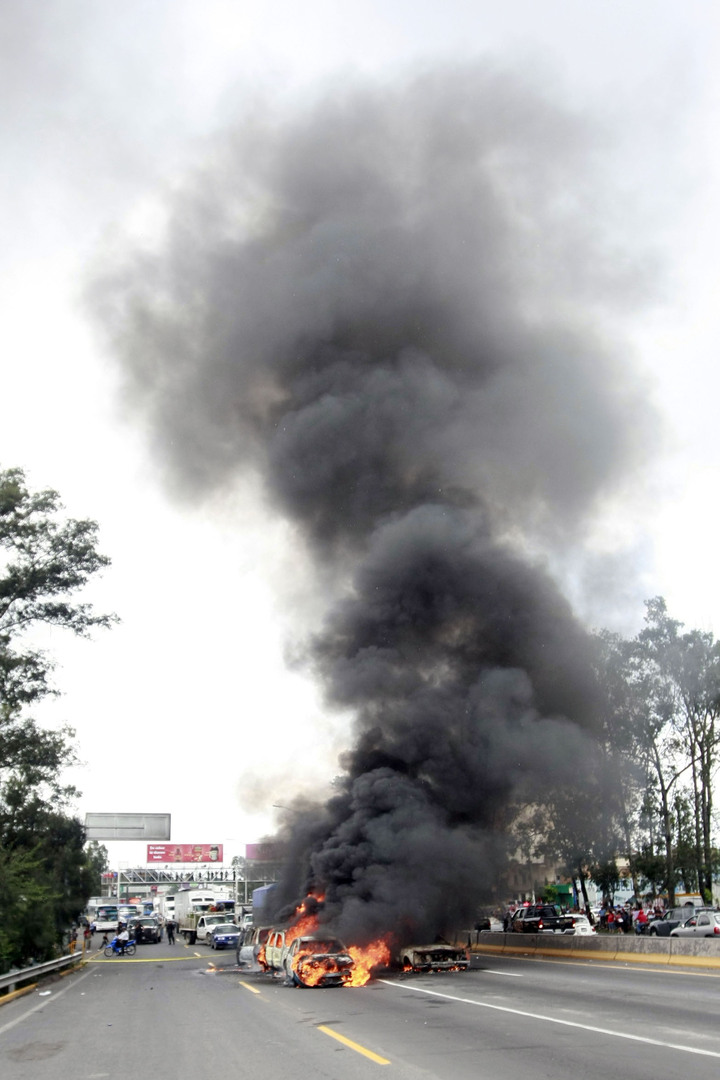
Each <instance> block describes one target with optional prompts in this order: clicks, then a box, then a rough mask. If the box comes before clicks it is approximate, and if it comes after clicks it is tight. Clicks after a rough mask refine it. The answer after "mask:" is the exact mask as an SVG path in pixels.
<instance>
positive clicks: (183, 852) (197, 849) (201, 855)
mask: <svg viewBox="0 0 720 1080" xmlns="http://www.w3.org/2000/svg"><path fill="white" fill-rule="evenodd" d="M147 861H148V862H149V863H157V862H161V863H221V862H222V861H223V846H222V844H148V845H147Z"/></svg>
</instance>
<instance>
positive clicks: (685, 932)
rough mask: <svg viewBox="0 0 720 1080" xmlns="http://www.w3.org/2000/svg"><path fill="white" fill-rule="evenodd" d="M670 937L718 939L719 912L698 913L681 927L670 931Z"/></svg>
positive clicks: (719, 934)
mask: <svg viewBox="0 0 720 1080" xmlns="http://www.w3.org/2000/svg"><path fill="white" fill-rule="evenodd" d="M670 937H718V938H720V911H699V912H698V913H697V915H693V916H692V918H690V919H687V920H686V921H685V922H684V923H683V924H682V926H676V927H675V929H674V930H671V931H670Z"/></svg>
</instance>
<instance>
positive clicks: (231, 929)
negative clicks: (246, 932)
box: [215, 926, 240, 934]
mask: <svg viewBox="0 0 720 1080" xmlns="http://www.w3.org/2000/svg"><path fill="white" fill-rule="evenodd" d="M215 933H216V934H239V933H240V927H239V926H218V927H216V928H215Z"/></svg>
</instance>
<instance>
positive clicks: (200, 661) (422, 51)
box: [0, 0, 720, 864]
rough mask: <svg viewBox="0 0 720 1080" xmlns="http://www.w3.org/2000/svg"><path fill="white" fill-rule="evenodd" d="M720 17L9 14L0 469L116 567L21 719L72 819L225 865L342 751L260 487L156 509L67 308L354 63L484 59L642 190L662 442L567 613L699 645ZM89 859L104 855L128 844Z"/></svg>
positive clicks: (706, 602) (1, 70)
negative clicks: (658, 628) (580, 116)
mask: <svg viewBox="0 0 720 1080" xmlns="http://www.w3.org/2000/svg"><path fill="white" fill-rule="evenodd" d="M719 11H720V9H719V8H718V6H717V4H715V3H714V2H713V0H694V2H686V3H684V4H683V5H679V4H675V3H670V2H669V0H622V2H620V0H605V2H603V3H602V4H600V3H598V2H597V0H545V2H543V3H537V2H532V0H505V3H503V4H497V3H495V2H490V0H443V3H439V2H437V3H432V2H427V0H426V2H421V0H415V2H411V0H386V2H384V3H383V2H380V0H375V2H370V0H362V2H358V0H343V2H342V3H340V2H337V0H336V2H335V3H333V2H331V0H326V2H321V0H306V2H305V3H304V4H297V3H291V2H280V0H265V2H263V3H262V4H261V3H249V2H242V0H235V2H233V0H204V2H203V3H199V2H191V0H154V2H150V0H125V2H124V3H123V4H117V3H111V2H109V0H107V2H106V0H84V2H83V0H43V3H42V4H33V5H31V4H27V3H25V2H24V0H7V2H6V3H5V4H4V5H3V8H2V12H1V13H0V100H2V102H3V107H2V116H1V117H0V138H1V139H2V143H1V144H0V145H1V146H2V151H3V155H2V156H3V169H2V170H1V172H0V226H1V233H0V235H2V244H1V245H0V305H1V307H2V312H3V317H2V323H1V324H0V334H1V335H2V336H1V338H0V340H1V343H2V345H1V351H0V356H1V357H2V381H1V382H0V388H1V390H2V401H3V408H2V413H1V414H0V415H1V417H2V420H1V423H0V462H1V463H2V464H3V465H4V466H10V465H19V466H22V467H23V468H25V469H26V471H27V473H28V478H29V481H30V483H31V485H32V486H33V487H44V486H52V487H55V488H57V489H58V490H59V491H60V493H61V495H62V496H63V499H64V501H65V503H66V506H67V507H68V510H69V511H70V512H71V513H73V514H74V515H77V516H81V517H92V518H95V519H96V520H98V521H99V523H100V526H101V549H102V550H103V551H104V552H105V553H107V554H108V555H110V556H111V558H112V560H113V567H112V569H111V571H109V572H108V573H106V574H105V575H104V577H103V579H102V581H101V582H98V583H97V585H96V586H95V587H93V589H92V599H93V600H94V601H96V603H97V605H98V607H99V608H100V609H103V610H115V611H117V612H118V613H119V615H120V616H121V618H122V620H123V622H122V625H121V626H120V627H118V628H117V629H115V630H113V631H112V632H110V633H105V634H102V635H99V636H98V637H97V639H96V640H95V641H93V642H91V643H87V642H74V641H71V640H68V638H67V635H64V634H61V633H60V632H54V633H52V634H49V635H47V638H46V643H47V646H48V648H49V649H50V650H51V651H52V652H53V654H54V655H55V657H56V658H57V660H58V663H59V670H58V672H57V677H56V682H57V684H58V686H59V687H60V688H61V689H62V691H63V696H62V697H61V698H60V699H59V700H57V701H53V702H49V703H47V704H45V705H44V706H43V707H42V708H41V709H39V710H36V715H38V716H39V717H41V718H42V719H44V720H45V721H46V722H49V723H60V722H63V721H66V720H67V721H68V722H69V723H71V724H72V725H73V726H74V727H75V728H76V730H77V750H78V753H79V755H80V757H81V758H82V759H83V760H84V761H85V762H86V767H85V769H84V770H83V771H82V772H81V773H80V774H78V776H77V777H73V779H75V780H76V782H77V783H78V785H79V786H80V787H81V788H82V789H83V791H84V796H83V798H82V799H81V801H80V803H79V804H78V810H79V812H80V813H81V814H84V813H85V812H86V811H88V810H92V811H106V812H120V811H132V812H141V811H148V812H149V811H156V812H170V813H171V814H172V815H173V840H176V841H178V842H182V843H191V842H208V843H210V842H217V843H225V844H226V855H231V854H233V853H236V852H242V851H243V845H244V844H245V843H246V842H252V841H254V840H257V839H258V838H259V837H260V836H261V835H262V834H263V832H264V831H266V829H267V828H269V827H270V826H271V824H272V820H273V818H272V815H273V813H275V811H273V810H272V804H273V803H283V802H286V801H287V800H288V799H289V798H290V797H291V796H292V795H293V794H294V793H295V791H296V790H297V777H298V776H300V777H301V778H302V782H303V783H308V782H309V781H314V780H315V779H316V778H319V779H320V781H325V780H327V779H328V778H330V777H331V776H332V775H333V771H334V768H335V766H334V764H333V762H334V760H335V758H336V755H337V751H338V749H340V748H341V747H342V746H343V745H344V744H345V732H346V730H347V719H346V718H341V717H333V716H327V715H324V714H323V711H322V707H321V704H320V701H319V697H318V694H317V693H316V691H315V688H314V687H313V686H312V685H311V684H310V683H309V682H308V681H307V680H306V679H304V678H303V676H302V675H301V674H299V673H291V672H289V671H288V670H287V669H286V667H285V665H284V662H283V647H284V643H285V641H286V640H287V639H288V636H290V637H291V636H292V634H293V633H294V632H297V622H296V621H295V617H296V615H297V614H298V612H299V610H300V608H301V607H302V608H303V610H305V609H306V606H307V605H306V601H307V600H308V597H307V595H303V588H304V587H306V586H304V582H303V575H302V572H301V568H298V567H297V564H296V555H295V546H294V545H293V538H292V535H291V532H290V529H289V527H288V526H286V525H284V524H283V523H282V522H277V521H270V520H268V519H267V518H266V517H265V515H264V514H263V512H262V510H261V508H260V505H259V501H258V499H257V498H255V497H254V496H253V493H252V492H238V496H237V499H236V502H235V504H234V505H233V506H227V505H224V506H223V507H217V508H216V509H215V512H211V511H209V510H207V509H206V510H205V511H203V513H202V514H192V513H191V512H190V511H189V510H188V509H187V508H181V507H177V506H173V505H172V504H171V503H170V501H169V499H168V498H167V496H166V494H165V493H164V490H163V487H162V483H161V478H160V477H159V476H158V474H157V471H156V467H155V465H154V463H153V461H152V459H151V457H150V455H149V452H148V451H147V449H146V447H145V446H144V445H143V443H142V440H141V438H140V436H139V433H138V432H137V431H136V430H134V429H133V427H132V423H131V422H124V421H123V420H121V418H120V417H119V414H118V411H117V402H116V396H115V385H114V376H113V372H112V368H111V366H110V365H109V364H108V362H107V360H106V358H104V357H103V355H102V350H101V347H100V345H99V344H98V341H97V338H96V337H94V335H93V330H92V328H91V327H89V325H88V324H87V322H86V320H85V318H84V316H83V315H82V313H81V311H80V308H79V304H78V296H79V293H80V291H81V289H82V285H83V276H84V274H86V272H87V266H88V263H89V260H91V258H92V256H93V253H94V252H95V251H96V249H97V246H98V244H99V243H101V242H102V241H103V239H104V238H107V236H108V235H112V234H113V233H114V232H116V231H122V230H123V229H125V228H128V227H132V228H133V229H134V230H135V231H136V232H142V230H143V228H144V227H147V223H148V222H149V221H151V220H152V212H151V208H152V203H153V199H154V198H156V197H158V196H159V195H161V194H162V191H163V190H164V189H166V188H167V187H168V186H169V185H171V184H173V183H174V182H175V181H176V180H177V178H178V177H179V176H181V175H182V173H183V170H184V168H185V167H186V165H187V164H189V163H191V162H193V161H194V160H195V158H196V156H197V154H198V153H199V152H201V151H200V149H199V148H200V144H201V142H202V140H203V139H205V138H206V137H207V136H209V135H211V134H212V133H213V132H214V131H216V130H217V129H219V128H221V127H223V126H224V125H225V124H226V123H228V122H230V121H231V119H232V117H233V115H234V114H235V112H236V110H237V109H247V108H249V107H251V104H252V101H253V100H254V98H255V97H256V96H258V95H267V94H271V95H273V94H274V95H281V96H283V97H284V98H286V99H287V100H292V99H293V97H299V96H301V95H302V93H303V91H304V90H305V89H307V88H310V89H312V88H313V87H315V86H316V85H317V84H318V82H322V83H323V84H324V85H325V86H327V88H328V90H329V91H330V92H331V91H332V87H333V86H334V85H337V84H338V83H339V82H342V80H344V79H346V78H347V77H348V74H349V73H352V72H355V73H367V74H371V75H374V76H376V75H379V76H385V75H392V74H393V73H396V72H397V71H398V70H403V69H404V68H405V67H407V65H409V64H411V63H413V62H416V61H422V62H427V61H431V60H433V59H435V58H442V59H444V60H446V61H447V60H455V59H457V60H463V59H468V58H473V57H480V56H482V55H484V54H487V53H489V54H491V55H494V56H500V57H504V58H509V57H512V56H515V57H517V58H519V62H522V63H523V64H525V65H531V66H532V67H533V68H535V69H536V70H539V71H540V72H542V73H544V76H545V77H546V78H547V79H548V80H549V81H551V82H552V83H553V84H554V85H555V86H556V87H559V88H560V89H561V91H562V93H563V94H564V95H566V97H567V100H568V101H570V102H571V103H572V104H573V105H574V106H576V107H587V108H589V109H593V110H595V111H598V110H599V111H600V112H601V113H602V114H603V115H605V116H606V117H607V118H608V121H609V123H610V124H611V125H613V126H614V127H615V129H616V130H617V132H618V135H619V143H618V149H617V151H616V154H617V158H618V160H617V162H616V167H617V169H618V171H619V175H621V176H622V177H623V182H624V183H625V184H626V186H627V188H628V190H629V191H631V192H632V193H634V194H635V195H637V194H639V195H640V196H641V199H640V204H641V206H642V207H643V218H642V220H641V221H638V231H639V234H646V233H647V231H648V230H651V231H652V233H653V235H654V236H655V238H656V240H657V243H658V245H659V247H660V250H661V253H662V255H663V258H664V261H665V264H666V274H667V285H666V288H665V291H664V294H663V295H662V296H660V297H658V301H657V303H656V304H655V306H654V307H651V308H649V309H648V311H647V313H646V314H645V315H644V316H643V317H642V318H641V319H640V321H638V322H636V323H633V324H632V325H631V326H629V327H628V330H627V332H628V335H629V337H630V339H631V340H632V342H633V344H634V345H635V346H636V347H637V349H638V350H639V355H640V359H641V362H642V363H643V364H644V365H645V366H646V368H647V370H648V371H649V372H650V373H651V374H652V377H653V379H654V384H655V396H656V399H657V401H658V403H659V405H660V407H661V408H662V410H663V411H664V413H665V414H666V416H667V419H668V423H669V425H670V430H671V433H672V452H671V453H670V454H669V455H668V457H667V459H666V460H664V461H662V462H660V463H658V468H657V470H656V471H655V473H654V474H653V475H652V476H649V477H648V492H649V507H650V509H649V510H648V509H647V508H646V507H643V512H642V515H640V516H641V518H642V521H641V525H640V527H639V526H638V521H637V516H633V515H632V514H631V513H629V512H628V515H627V517H623V518H622V519H619V518H618V517H617V516H613V517H612V518H611V519H609V520H608V521H607V522H606V528H605V535H606V542H607V543H609V544H611V543H612V542H613V538H615V537H620V536H621V537H623V538H624V539H627V538H628V535H630V536H631V537H632V542H633V543H635V544H636V546H637V547H638V549H639V550H642V551H644V552H646V563H645V571H644V574H643V579H642V583H641V584H636V585H634V586H633V587H631V588H628V589H623V588H619V590H618V596H617V598H616V600H615V601H613V599H612V598H611V601H610V603H608V598H607V597H605V598H604V606H603V608H602V612H601V611H600V608H598V610H597V611H593V610H592V609H589V610H587V611H586V612H585V614H586V615H587V617H588V619H589V620H590V621H591V622H592V621H593V619H595V620H597V621H602V620H603V619H604V618H605V616H606V614H607V611H608V608H609V607H610V608H612V607H613V604H615V607H616V610H615V616H616V622H617V625H618V628H623V629H628V630H632V629H633V628H634V626H635V625H636V624H637V623H638V621H639V619H640V618H641V615H642V611H641V609H638V608H637V606H633V607H632V609H630V608H629V607H627V600H626V599H625V597H626V596H627V595H632V596H633V597H635V596H636V595H638V589H639V590H640V591H639V595H641V596H650V595H654V594H656V593H662V594H663V595H665V597H666V598H667V600H668V602H669V605H670V609H671V612H672V613H673V614H674V615H676V616H677V617H679V618H680V619H682V620H684V621H685V622H686V623H687V624H688V625H692V626H700V627H703V628H707V629H712V630H713V631H714V632H718V627H719V626H720V583H719V582H718V577H717V574H716V572H715V571H716V567H715V561H716V560H715V552H716V546H717V541H716V534H717V516H718V510H717V498H716V492H717V487H718V484H717V480H718V471H719V468H720V452H719V451H718V445H717V438H716V434H715V412H716V407H717V406H716V400H717V388H718V374H717V362H716V341H717V340H718V330H719V329H720V327H719V326H718V323H719V322H720V319H719V316H718V311H719V310H720V304H719V303H718V296H719V295H720V287H719V286H720V280H719V275H718V260H717V251H718V249H719V247H720V213H719V206H720V198H719V197H718V192H719V191H720V160H719V157H720V152H719V150H718V140H717V131H718V127H719V121H720V108H719V106H720V73H719V68H718V65H717V42H718V40H720V15H719V14H718V12H719ZM3 53H4V55H2V54H3ZM626 511H629V508H626ZM615 514H617V511H615ZM289 582H292V586H290V585H289ZM303 759H307V761H308V762H310V764H309V765H302V762H303ZM298 763H301V765H302V767H301V768H299V769H298V767H297V766H298ZM280 813H282V811H280ZM108 846H109V847H110V849H111V854H112V857H113V861H115V860H117V859H124V860H127V861H128V862H130V863H131V864H134V863H135V862H137V861H138V859H140V858H141V856H142V855H143V854H144V851H143V849H142V847H141V846H139V845H133V846H127V847H123V846H122V845H108Z"/></svg>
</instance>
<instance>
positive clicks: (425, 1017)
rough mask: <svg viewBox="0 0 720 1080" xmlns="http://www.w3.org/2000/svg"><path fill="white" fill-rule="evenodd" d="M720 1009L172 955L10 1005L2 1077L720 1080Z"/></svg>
mask: <svg viewBox="0 0 720 1080" xmlns="http://www.w3.org/2000/svg"><path fill="white" fill-rule="evenodd" d="M719 994H720V973H719V974H716V973H715V972H705V971H698V970H684V969H673V970H671V971H669V970H668V969H667V968H666V967H665V968H663V969H662V970H660V969H656V968H653V967H652V966H651V965H638V964H637V963H633V964H628V965H625V964H619V963H613V962H608V963H605V962H596V961H594V962H587V961H581V960H566V961H557V960H547V959H529V958H522V957H517V958H512V957H504V956H503V957H491V958H489V957H482V956H480V957H478V956H476V957H474V958H473V965H472V968H471V970H470V971H467V972H457V973H444V974H439V975H405V974H400V973H392V972H387V973H381V974H380V975H379V977H377V978H376V979H373V981H372V982H371V983H370V984H369V985H367V986H365V987H362V988H357V989H351V988H334V989H316V990H302V989H297V988H290V987H286V986H284V985H283V983H282V982H281V981H280V980H273V979H272V978H270V977H269V976H267V975H261V974H248V973H243V972H241V971H239V970H238V968H237V967H236V964H235V956H234V953H229V952H228V953H226V952H213V951H211V950H210V949H208V948H207V947H206V946H204V945H197V946H190V947H188V946H186V945H184V944H183V943H182V942H181V943H178V944H176V945H175V946H168V945H167V943H165V942H163V943H162V944H160V945H147V946H142V947H140V948H138V952H137V954H136V957H135V958H133V959H130V958H125V959H115V958H113V959H111V960H110V959H105V958H104V957H103V956H102V955H101V954H98V955H96V956H94V957H92V958H91V960H90V962H89V963H87V964H86V965H85V966H84V967H83V968H82V969H81V970H80V971H79V972H76V973H74V974H71V975H68V976H66V977H64V978H58V979H57V980H56V981H54V982H51V983H42V984H40V985H39V986H38V989H37V990H36V991H35V992H34V993H32V994H29V995H26V996H24V997H20V998H18V999H16V1000H14V1001H11V1002H8V1003H7V1004H5V1005H3V1006H2V1007H1V1008H0V1075H2V1077H3V1080H66V1078H67V1080H70V1078H72V1080H120V1078H123V1080H127V1078H128V1077H132V1076H142V1077H144V1078H145V1077H149V1078H151V1080H185V1078H188V1080H191V1078H192V1080H220V1077H224V1076H226V1075H231V1076H233V1077H248V1078H249V1077H252V1078H253V1080H270V1078H273V1080H276V1078H277V1076H278V1075H287V1074H290V1075H292V1076H300V1077H305V1076H307V1077H313V1078H319V1080H322V1078H332V1080H340V1078H342V1080H346V1078H347V1080H355V1078H365V1077H374V1076H380V1077H391V1076H395V1077H399V1078H421V1077H425V1078H428V1077H435V1078H439V1080H466V1078H467V1080H469V1078H471V1077H472V1078H473V1080H517V1078H518V1077H519V1076H524V1077H528V1078H533V1080H536V1078H545V1077H547V1078H552V1080H570V1078H572V1080H578V1078H579V1077H580V1078H582V1080H595V1078H597V1080H608V1078H614V1077H622V1078H623V1080H659V1078H661V1080H676V1078H677V1080H686V1078H687V1077H692V1078H693V1080H706V1078H707V1080H709V1078H711V1077H712V1080H716V1078H717V1076H718V1070H719V1069H720V1030H719V1029H718V1024H717V1001H718V995H719Z"/></svg>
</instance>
